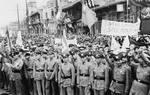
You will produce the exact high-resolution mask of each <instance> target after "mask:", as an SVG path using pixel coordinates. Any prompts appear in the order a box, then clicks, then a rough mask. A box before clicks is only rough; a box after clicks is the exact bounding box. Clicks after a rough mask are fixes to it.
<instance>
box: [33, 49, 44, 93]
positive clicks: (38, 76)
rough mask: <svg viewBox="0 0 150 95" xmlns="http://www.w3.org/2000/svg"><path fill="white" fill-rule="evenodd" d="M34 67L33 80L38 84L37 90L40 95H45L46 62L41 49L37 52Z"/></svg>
mask: <svg viewBox="0 0 150 95" xmlns="http://www.w3.org/2000/svg"><path fill="white" fill-rule="evenodd" d="M33 64H34V66H33V78H34V80H35V82H36V89H37V93H38V95H45V85H44V80H45V77H44V68H45V67H44V66H45V61H44V60H43V58H42V56H41V51H40V50H39V49H37V50H36V58H35V60H34V63H33Z"/></svg>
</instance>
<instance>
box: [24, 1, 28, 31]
mask: <svg viewBox="0 0 150 95" xmlns="http://www.w3.org/2000/svg"><path fill="white" fill-rule="evenodd" d="M25 3H26V25H27V33H29V9H28V4H27V0H25Z"/></svg>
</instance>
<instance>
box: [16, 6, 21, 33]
mask: <svg viewBox="0 0 150 95" xmlns="http://www.w3.org/2000/svg"><path fill="white" fill-rule="evenodd" d="M17 18H18V30H20V17H19V7H18V4H17Z"/></svg>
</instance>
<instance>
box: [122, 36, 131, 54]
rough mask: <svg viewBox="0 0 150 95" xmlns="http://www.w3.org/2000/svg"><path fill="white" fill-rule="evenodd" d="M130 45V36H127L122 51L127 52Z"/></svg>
mask: <svg viewBox="0 0 150 95" xmlns="http://www.w3.org/2000/svg"><path fill="white" fill-rule="evenodd" d="M129 45H130V42H129V37H128V36H126V37H125V39H124V41H123V44H122V48H121V51H123V52H126V50H127V48H129Z"/></svg>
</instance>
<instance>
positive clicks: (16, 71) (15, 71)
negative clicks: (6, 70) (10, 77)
mask: <svg viewBox="0 0 150 95" xmlns="http://www.w3.org/2000/svg"><path fill="white" fill-rule="evenodd" d="M12 72H13V73H20V70H12Z"/></svg>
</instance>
